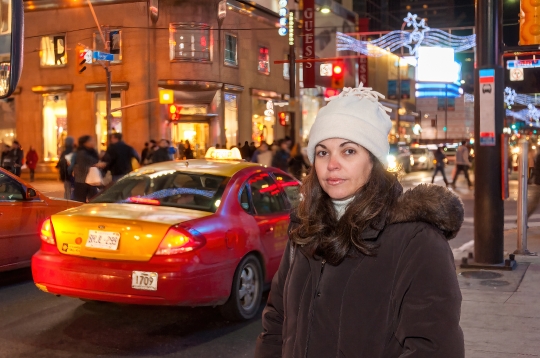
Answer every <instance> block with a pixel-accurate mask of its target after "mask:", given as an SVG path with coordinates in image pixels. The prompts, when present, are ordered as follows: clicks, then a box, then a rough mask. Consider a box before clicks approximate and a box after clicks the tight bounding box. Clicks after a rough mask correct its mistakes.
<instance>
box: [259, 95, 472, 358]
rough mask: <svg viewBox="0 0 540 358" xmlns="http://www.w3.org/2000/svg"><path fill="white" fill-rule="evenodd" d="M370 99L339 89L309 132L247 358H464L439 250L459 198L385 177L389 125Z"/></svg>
mask: <svg viewBox="0 0 540 358" xmlns="http://www.w3.org/2000/svg"><path fill="white" fill-rule="evenodd" d="M378 96H381V97H382V95H380V94H379V93H377V92H373V91H370V89H369V88H362V87H360V88H355V89H350V88H346V89H344V92H343V93H342V94H340V95H339V96H337V97H334V98H333V99H331V101H330V103H329V104H328V105H327V106H326V107H324V108H322V109H321V110H320V111H319V113H318V115H317V117H316V119H315V123H314V124H313V127H312V129H311V133H310V138H309V144H308V151H307V154H308V158H309V160H310V162H311V163H312V164H313V168H312V170H311V171H310V173H309V174H308V175H307V177H306V178H305V180H304V184H303V185H302V188H301V191H302V197H303V200H302V201H301V202H300V204H299V206H298V208H297V209H296V210H295V213H294V214H293V215H292V217H291V226H290V228H289V242H288V244H287V247H286V249H285V253H284V255H283V258H282V261H281V264H280V267H279V271H278V272H277V274H276V275H275V277H274V280H273V282H272V288H271V291H270V295H269V298H268V303H267V306H266V308H265V310H264V312H263V321H262V324H263V333H261V335H260V336H259V338H258V340H257V348H256V353H255V357H257V358H262V357H293V356H294V357H317V358H319V357H324V358H328V357H369V358H379V357H380V358H382V357H384V358H398V357H411V358H412V357H437V358H462V357H464V342H463V333H462V331H461V328H460V327H459V318H460V306H461V292H460V289H459V286H458V282H457V277H456V272H455V266H454V258H453V255H452V251H451V250H450V247H449V245H448V243H447V240H449V239H451V238H453V237H455V235H456V233H457V231H458V230H459V228H460V226H461V223H462V221H463V205H462V203H461V201H460V199H459V198H458V197H457V196H455V195H454V194H453V193H452V192H450V191H449V190H447V189H446V188H443V187H440V186H436V185H421V186H418V187H416V188H415V189H412V190H410V191H408V192H406V193H405V194H403V193H402V187H401V185H400V184H399V182H398V181H397V179H396V177H395V176H394V175H393V174H392V173H389V172H388V171H386V170H385V167H384V166H383V163H384V161H385V159H386V156H387V155H388V151H389V144H388V140H387V135H388V133H389V131H390V128H391V126H392V123H391V121H390V118H389V116H388V114H387V113H386V110H387V109H386V108H385V107H383V106H382V105H381V104H380V103H378Z"/></svg>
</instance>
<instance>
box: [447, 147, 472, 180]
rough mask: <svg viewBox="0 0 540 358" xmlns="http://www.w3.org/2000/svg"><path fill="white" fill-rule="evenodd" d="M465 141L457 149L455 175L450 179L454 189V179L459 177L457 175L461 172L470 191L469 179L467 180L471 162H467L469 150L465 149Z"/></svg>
mask: <svg viewBox="0 0 540 358" xmlns="http://www.w3.org/2000/svg"><path fill="white" fill-rule="evenodd" d="M466 144H467V141H466V140H464V141H463V142H461V145H460V146H459V147H458V149H457V152H456V173H455V174H454V178H453V179H452V187H453V188H454V189H455V188H456V179H457V177H458V176H459V173H461V172H463V175H465V179H467V184H469V189H472V183H471V179H469V167H470V166H471V162H470V161H469V148H468V147H467V145H466Z"/></svg>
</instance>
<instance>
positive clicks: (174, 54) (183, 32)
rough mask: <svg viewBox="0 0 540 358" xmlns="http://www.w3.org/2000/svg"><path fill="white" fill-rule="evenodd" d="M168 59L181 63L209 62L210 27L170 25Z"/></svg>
mask: <svg viewBox="0 0 540 358" xmlns="http://www.w3.org/2000/svg"><path fill="white" fill-rule="evenodd" d="M169 33H170V40H169V44H170V58H171V60H183V61H210V60H211V58H210V52H211V51H210V49H211V47H210V46H211V44H212V41H211V38H210V26H208V25H191V24H170V26H169Z"/></svg>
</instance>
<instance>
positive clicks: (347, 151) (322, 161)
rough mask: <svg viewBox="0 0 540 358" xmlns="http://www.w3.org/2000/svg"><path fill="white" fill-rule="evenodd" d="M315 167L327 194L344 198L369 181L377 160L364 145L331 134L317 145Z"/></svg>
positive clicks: (337, 198) (335, 197) (331, 196)
mask: <svg viewBox="0 0 540 358" xmlns="http://www.w3.org/2000/svg"><path fill="white" fill-rule="evenodd" d="M314 167H315V171H316V173H317V177H318V178H319V183H320V185H321V187H322V189H323V190H324V191H325V192H326V194H328V196H330V198H332V199H334V200H342V199H348V198H350V197H351V196H353V195H354V194H355V193H356V192H357V191H358V189H360V188H361V187H362V186H364V184H366V183H367V181H368V179H369V176H370V174H371V169H372V168H373V163H372V162H371V159H370V158H369V152H368V151H367V150H366V149H364V147H362V146H360V145H358V144H356V143H354V142H351V141H350V140H347V139H341V138H330V139H327V140H324V141H322V142H320V143H319V144H317V146H316V147H315V164H314Z"/></svg>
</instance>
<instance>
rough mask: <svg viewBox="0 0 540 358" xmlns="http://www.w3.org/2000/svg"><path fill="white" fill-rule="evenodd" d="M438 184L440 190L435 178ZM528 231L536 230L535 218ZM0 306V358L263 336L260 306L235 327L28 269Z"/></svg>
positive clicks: (233, 342)
mask: <svg viewBox="0 0 540 358" xmlns="http://www.w3.org/2000/svg"><path fill="white" fill-rule="evenodd" d="M450 170H451V168H447V171H448V174H450ZM430 181H431V172H427V171H426V172H413V173H410V174H408V175H406V176H405V177H404V178H403V180H402V183H403V185H404V187H405V189H408V188H411V187H413V186H415V185H417V184H420V183H425V182H430ZM436 183H437V184H441V183H442V184H444V183H443V182H442V178H440V177H439V178H437V181H436ZM35 184H36V185H35V186H36V188H38V189H39V190H42V192H45V193H46V194H47V195H49V196H59V195H61V184H60V183H55V182H39V181H38V182H36V183H35ZM516 186H517V182H516V181H512V182H511V198H510V199H509V200H507V201H506V203H505V209H506V211H505V214H506V217H505V218H506V219H505V229H512V228H515V222H514V221H515V218H516V217H515V212H516V201H515V196H516ZM455 190H456V192H457V193H458V194H459V195H460V197H461V198H462V199H463V202H464V204H465V223H464V225H463V228H462V230H461V232H460V233H459V235H458V236H457V238H455V239H454V240H452V241H450V246H451V247H452V249H453V250H454V255H455V258H456V260H460V259H461V256H462V255H466V254H467V252H468V251H471V250H472V247H473V243H472V241H471V240H472V239H473V194H472V191H469V189H468V188H467V186H466V183H465V181H464V179H463V178H460V180H458V183H457V189H455ZM529 226H532V227H536V226H540V215H539V214H536V215H534V216H533V218H532V222H531V223H530V224H529ZM264 299H265V297H264ZM0 302H1V303H2V304H1V306H0V317H2V319H1V320H0V357H94V356H107V357H135V356H137V357H164V356H168V357H231V358H232V357H251V356H253V352H254V347H255V339H256V337H257V335H258V334H259V333H260V331H261V320H260V319H259V318H258V317H260V316H261V313H262V306H261V308H260V310H259V311H260V313H259V314H258V315H257V316H256V317H257V318H256V319H253V320H251V321H249V322H246V323H233V322H228V321H226V320H224V319H223V318H222V317H221V315H220V313H219V311H218V309H215V308H194V309H192V308H180V307H151V306H132V305H119V304H109V303H97V302H83V301H81V300H78V299H73V298H68V297H55V296H54V295H51V294H46V293H43V292H41V291H39V290H38V289H37V288H36V287H35V286H34V284H33V282H32V276H31V272H30V269H20V270H16V271H12V272H4V273H0Z"/></svg>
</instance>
